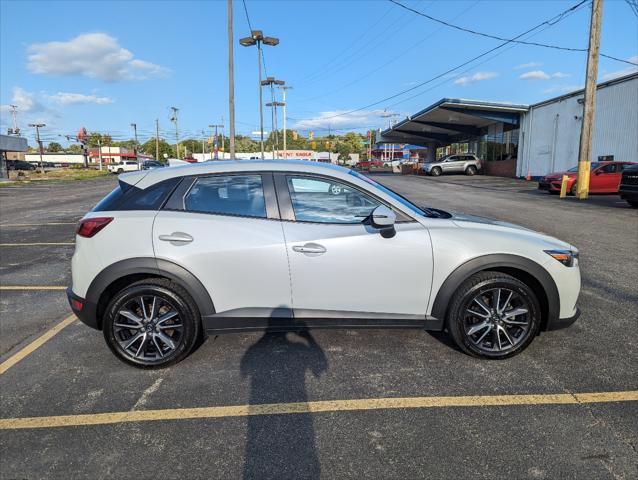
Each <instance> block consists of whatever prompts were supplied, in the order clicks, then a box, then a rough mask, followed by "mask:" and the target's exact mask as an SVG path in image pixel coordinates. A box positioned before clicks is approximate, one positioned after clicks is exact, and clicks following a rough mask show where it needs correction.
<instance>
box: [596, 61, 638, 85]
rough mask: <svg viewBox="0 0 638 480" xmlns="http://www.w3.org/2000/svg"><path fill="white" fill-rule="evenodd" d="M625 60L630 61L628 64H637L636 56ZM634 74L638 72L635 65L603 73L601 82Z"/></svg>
mask: <svg viewBox="0 0 638 480" xmlns="http://www.w3.org/2000/svg"><path fill="white" fill-rule="evenodd" d="M627 60H628V61H630V62H633V63H638V55H635V56H633V57H629V58H628V59H627ZM636 72H638V67H637V66H635V65H631V66H629V67H627V68H624V69H622V70H616V71H615V72H608V73H605V74H604V75H603V80H612V79H614V78H618V77H624V76H625V75H629V74H631V73H636Z"/></svg>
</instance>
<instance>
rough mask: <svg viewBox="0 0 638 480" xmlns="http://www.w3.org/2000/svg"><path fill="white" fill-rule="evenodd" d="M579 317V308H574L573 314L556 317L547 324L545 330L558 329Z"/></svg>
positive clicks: (570, 323)
mask: <svg viewBox="0 0 638 480" xmlns="http://www.w3.org/2000/svg"><path fill="white" fill-rule="evenodd" d="M578 317H580V309H579V308H576V313H574V315H573V316H571V317H567V318H557V319H555V320H554V321H551V322H549V323H548V324H547V329H546V330H547V331H552V330H560V329H562V328H567V327H569V326H571V325H572V324H573V323H574V322H575V321H576V320H578Z"/></svg>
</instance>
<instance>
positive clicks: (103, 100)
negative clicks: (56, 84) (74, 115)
mask: <svg viewBox="0 0 638 480" xmlns="http://www.w3.org/2000/svg"><path fill="white" fill-rule="evenodd" d="M47 98H49V99H50V100H51V101H53V102H55V103H57V104H59V105H62V106H67V105H84V104H87V103H94V104H97V105H106V104H109V103H113V99H112V98H109V97H98V96H97V95H85V94H83V93H70V92H58V93H56V94H55V95H47Z"/></svg>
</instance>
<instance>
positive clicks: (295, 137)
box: [292, 130, 299, 140]
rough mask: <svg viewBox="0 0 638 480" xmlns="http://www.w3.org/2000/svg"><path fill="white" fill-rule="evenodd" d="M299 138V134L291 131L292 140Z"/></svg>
mask: <svg viewBox="0 0 638 480" xmlns="http://www.w3.org/2000/svg"><path fill="white" fill-rule="evenodd" d="M298 138H299V134H297V132H295V131H294V130H293V131H292V139H293V140H297V139H298Z"/></svg>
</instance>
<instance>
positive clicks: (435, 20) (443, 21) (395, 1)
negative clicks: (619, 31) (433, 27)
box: [388, 0, 638, 65]
mask: <svg viewBox="0 0 638 480" xmlns="http://www.w3.org/2000/svg"><path fill="white" fill-rule="evenodd" d="M388 1H389V2H390V3H394V4H395V5H397V6H399V7H401V8H404V9H405V10H408V11H410V12H413V13H415V14H416V15H419V16H421V17H424V18H427V19H428V20H432V21H433V22H436V23H440V24H441V25H445V26H446V27H450V28H454V29H456V30H460V31H462V32H467V33H471V34H473V35H479V36H481V37H486V38H491V39H493V40H500V41H505V40H508V39H507V38H504V37H499V36H498V35H491V34H489V33H485V32H479V31H477V30H472V29H471V28H466V27H461V26H459V25H454V24H453V23H450V22H446V21H445V20H441V19H440V18H436V17H433V16H432V15H428V14H427V13H423V12H420V11H418V10H416V9H414V8H412V7H408V6H407V5H403V4H402V3H401V2H399V1H397V0H388ZM586 1H589V0H586ZM582 3H585V2H582ZM557 21H558V20H557ZM554 23H555V22H554ZM550 25H551V23H550ZM508 41H510V42H512V43H520V44H522V45H532V46H535V47H543V48H553V49H555V50H566V51H569V52H586V51H587V49H586V48H572V47H562V46H560V45H551V44H547V43H539V42H526V41H524V40H508ZM600 56H601V57H605V58H609V59H611V60H615V61H617V62H623V63H628V64H629V65H638V63H633V62H630V61H629V60H623V59H621V58H617V57H612V56H611V55H605V54H603V53H601V54H600Z"/></svg>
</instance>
